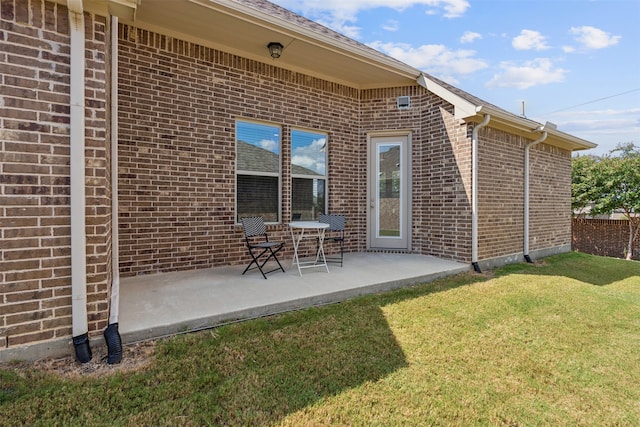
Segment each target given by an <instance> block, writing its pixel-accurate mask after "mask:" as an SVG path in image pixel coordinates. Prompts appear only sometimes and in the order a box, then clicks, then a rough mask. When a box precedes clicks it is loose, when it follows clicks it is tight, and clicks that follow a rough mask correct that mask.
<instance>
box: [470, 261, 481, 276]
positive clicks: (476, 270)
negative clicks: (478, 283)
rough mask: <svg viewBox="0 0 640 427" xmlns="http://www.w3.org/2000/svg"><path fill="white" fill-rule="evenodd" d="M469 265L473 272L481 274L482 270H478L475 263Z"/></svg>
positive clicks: (478, 267)
mask: <svg viewBox="0 0 640 427" xmlns="http://www.w3.org/2000/svg"><path fill="white" fill-rule="evenodd" d="M471 265H472V266H473V271H475V272H476V273H482V270H480V266H479V265H478V263H477V262H472V263H471Z"/></svg>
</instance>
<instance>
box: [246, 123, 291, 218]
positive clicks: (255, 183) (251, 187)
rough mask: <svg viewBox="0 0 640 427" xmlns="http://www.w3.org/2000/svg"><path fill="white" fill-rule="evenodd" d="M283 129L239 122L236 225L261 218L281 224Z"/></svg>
mask: <svg viewBox="0 0 640 427" xmlns="http://www.w3.org/2000/svg"><path fill="white" fill-rule="evenodd" d="M280 135H281V130H280V127H279V126H276V125H270V124H264V123H256V122H249V121H242V120H238V121H236V221H237V222H239V221H240V218H244V217H249V216H261V217H263V218H264V220H265V221H266V222H278V221H279V220H280V218H279V216H280V215H279V213H280V187H281V186H280V170H281V169H280V165H281V161H280V153H281V150H280Z"/></svg>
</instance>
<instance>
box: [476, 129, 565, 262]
mask: <svg viewBox="0 0 640 427" xmlns="http://www.w3.org/2000/svg"><path fill="white" fill-rule="evenodd" d="M489 126H490V124H489ZM479 139H480V143H479V148H478V151H479V153H478V162H479V167H478V171H479V172H478V194H479V199H478V258H479V259H480V260H482V259H490V258H495V257H500V256H504V255H506V254H516V253H521V252H522V251H523V249H524V234H523V233H524V231H523V230H524V157H525V146H526V144H528V143H530V142H532V141H531V140H528V139H526V138H523V137H520V136H517V135H513V134H509V133H506V132H504V131H501V130H497V129H494V128H491V127H487V128H483V129H481V130H480V137H479ZM529 174H530V179H529V208H530V211H529V237H530V240H529V249H530V251H532V252H533V251H536V250H538V249H546V248H554V247H560V246H563V245H567V244H568V242H569V239H570V233H571V153H570V152H569V151H566V150H561V149H559V148H556V147H553V146H550V145H546V144H544V143H540V144H536V145H534V146H533V147H531V148H530V151H529Z"/></svg>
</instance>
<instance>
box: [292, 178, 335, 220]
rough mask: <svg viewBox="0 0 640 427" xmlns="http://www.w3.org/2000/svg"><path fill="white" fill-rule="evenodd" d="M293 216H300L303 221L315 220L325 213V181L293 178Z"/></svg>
mask: <svg viewBox="0 0 640 427" xmlns="http://www.w3.org/2000/svg"><path fill="white" fill-rule="evenodd" d="M292 182H293V185H292V189H291V190H292V194H293V196H292V199H291V213H292V215H296V214H300V219H301V220H303V221H304V220H307V221H308V220H315V219H318V215H320V214H322V213H325V206H326V199H327V197H326V188H325V186H326V185H325V182H326V181H325V180H324V179H308V178H293V180H292Z"/></svg>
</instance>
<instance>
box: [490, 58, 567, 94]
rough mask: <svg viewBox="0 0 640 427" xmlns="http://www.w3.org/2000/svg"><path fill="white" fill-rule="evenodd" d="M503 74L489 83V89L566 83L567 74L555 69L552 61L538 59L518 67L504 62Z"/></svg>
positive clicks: (562, 70)
mask: <svg viewBox="0 0 640 427" xmlns="http://www.w3.org/2000/svg"><path fill="white" fill-rule="evenodd" d="M500 68H501V69H502V72H500V73H498V74H496V75H495V76H493V78H492V79H491V80H490V81H489V82H487V84H486V86H487V87H515V88H518V89H527V88H530V87H533V86H537V85H543V84H549V83H559V82H562V81H564V76H565V74H566V73H567V71H566V70H564V69H562V68H555V67H554V65H553V63H552V62H551V60H549V59H547V58H536V59H534V60H532V61H526V62H525V63H523V64H521V65H518V64H516V63H513V62H508V61H506V62H502V63H501V64H500Z"/></svg>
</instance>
